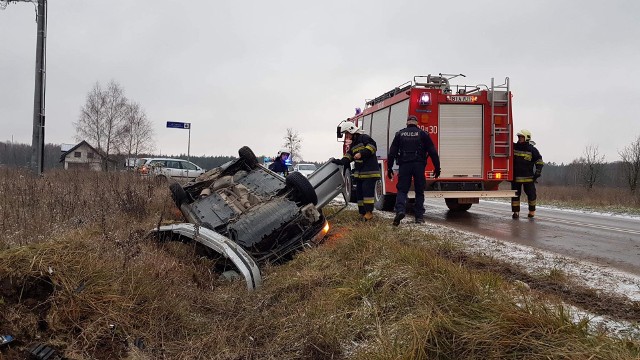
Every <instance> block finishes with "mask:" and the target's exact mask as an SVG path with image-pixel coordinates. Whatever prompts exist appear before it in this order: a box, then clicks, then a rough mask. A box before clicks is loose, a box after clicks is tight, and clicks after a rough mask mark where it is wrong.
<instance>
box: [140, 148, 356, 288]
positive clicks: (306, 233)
mask: <svg viewBox="0 0 640 360" xmlns="http://www.w3.org/2000/svg"><path fill="white" fill-rule="evenodd" d="M238 154H239V158H238V159H237V160H234V161H230V162H228V163H226V164H224V165H222V166H220V167H217V168H215V169H212V170H209V171H207V172H206V173H204V174H202V175H200V176H199V177H197V178H196V179H194V180H193V181H191V182H189V183H187V184H186V185H185V186H184V187H183V186H181V185H180V184H178V183H173V184H171V185H170V190H171V194H172V197H173V200H174V202H175V204H176V206H177V207H178V208H179V209H180V211H181V212H182V214H183V216H184V217H185V219H186V220H187V221H188V223H182V224H172V225H166V226H160V227H158V228H157V229H155V230H154V231H153V232H152V233H153V234H154V235H155V236H156V237H158V238H159V239H161V240H167V239H168V240H179V241H185V242H188V241H196V242H197V243H198V244H199V245H202V246H204V249H205V252H206V253H207V255H210V256H217V257H219V258H220V259H221V260H222V261H221V262H220V263H221V264H222V266H221V267H222V268H221V270H222V271H225V272H226V273H229V272H230V273H231V274H233V273H236V272H239V273H241V275H242V276H243V277H244V279H245V280H246V282H247V287H248V288H249V289H253V288H256V287H258V286H260V284H261V282H262V278H261V276H260V270H259V267H258V266H259V265H260V264H263V263H267V262H269V263H277V262H279V261H282V260H285V259H288V258H290V257H291V255H292V254H293V253H295V252H296V251H298V250H300V249H301V248H303V247H305V246H312V245H315V244H318V243H319V242H321V241H322V240H323V238H324V237H325V235H326V234H327V232H328V230H329V224H328V222H327V219H326V218H325V216H324V214H323V212H322V208H323V207H324V206H325V205H327V204H328V203H329V202H330V201H331V200H332V199H334V198H335V197H336V196H337V195H338V194H340V193H341V192H342V190H343V188H344V178H343V175H342V171H341V168H340V166H338V165H335V164H332V163H331V162H327V163H326V164H324V165H322V166H321V167H320V168H318V169H317V170H316V171H315V172H314V173H313V174H311V175H309V177H308V178H307V177H305V176H304V175H302V174H300V173H297V172H293V173H291V174H289V175H288V176H287V177H286V178H284V177H282V176H280V175H278V174H276V173H274V172H273V171H271V170H269V169H267V168H265V167H264V166H262V165H260V164H259V163H258V160H257V158H256V156H255V154H254V153H253V151H252V150H251V149H250V148H249V147H246V146H245V147H242V148H240V150H239V151H238ZM345 204H346V202H345Z"/></svg>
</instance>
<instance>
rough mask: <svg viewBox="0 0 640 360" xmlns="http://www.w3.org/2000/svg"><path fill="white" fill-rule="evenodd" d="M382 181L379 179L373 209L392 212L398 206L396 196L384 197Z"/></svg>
mask: <svg viewBox="0 0 640 360" xmlns="http://www.w3.org/2000/svg"><path fill="white" fill-rule="evenodd" d="M382 181H383V180H382V179H378V181H376V187H375V190H374V195H373V197H374V201H375V202H374V203H373V207H374V208H375V209H376V210H383V211H390V210H393V208H394V207H395V205H396V196H395V195H384V194H383V190H382Z"/></svg>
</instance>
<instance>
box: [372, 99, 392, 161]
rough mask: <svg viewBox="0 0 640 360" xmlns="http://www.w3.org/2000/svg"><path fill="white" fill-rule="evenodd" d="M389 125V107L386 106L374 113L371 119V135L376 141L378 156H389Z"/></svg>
mask: <svg viewBox="0 0 640 360" xmlns="http://www.w3.org/2000/svg"><path fill="white" fill-rule="evenodd" d="M388 127H389V108H384V109H382V110H378V111H376V112H374V113H373V120H372V121H371V137H372V138H373V140H374V141H375V142H376V148H377V151H376V156H382V157H386V156H387V148H388V144H389V140H388V139H387V129H388Z"/></svg>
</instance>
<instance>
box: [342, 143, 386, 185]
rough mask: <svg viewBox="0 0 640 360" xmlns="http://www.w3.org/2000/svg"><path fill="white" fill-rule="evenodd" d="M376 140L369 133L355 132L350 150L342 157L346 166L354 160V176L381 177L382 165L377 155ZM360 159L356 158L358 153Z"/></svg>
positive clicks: (358, 177)
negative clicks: (379, 164)
mask: <svg viewBox="0 0 640 360" xmlns="http://www.w3.org/2000/svg"><path fill="white" fill-rule="evenodd" d="M377 149H378V148H377V147H376V142H375V141H374V140H373V139H372V138H371V136H369V135H367V134H354V135H353V139H352V143H351V147H350V148H349V151H347V153H346V154H344V156H343V157H342V163H343V164H344V165H345V166H346V165H348V164H349V163H350V162H352V161H353V162H354V171H353V177H354V178H356V179H379V178H380V176H381V175H380V166H378V158H377V157H376V151H377ZM358 153H359V154H360V156H361V157H360V159H357V160H356V159H355V158H354V156H355V155H356V154H358Z"/></svg>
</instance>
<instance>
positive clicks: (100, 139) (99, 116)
mask: <svg viewBox="0 0 640 360" xmlns="http://www.w3.org/2000/svg"><path fill="white" fill-rule="evenodd" d="M127 111H128V101H127V98H126V97H125V96H124V89H123V88H122V86H120V84H118V83H117V82H115V81H114V80H112V81H110V82H109V84H107V87H106V88H103V87H102V86H100V83H99V82H96V84H95V85H94V86H93V88H92V89H91V90H90V91H89V93H88V94H87V100H86V103H85V104H84V106H83V107H82V108H81V110H80V117H79V119H78V121H77V122H75V123H74V126H75V127H76V138H77V140H78V141H80V140H87V141H88V142H89V143H91V144H92V145H94V146H95V147H96V148H97V149H98V150H99V151H101V152H102V154H103V155H104V156H105V164H104V165H105V169H106V168H107V167H106V165H107V163H106V161H108V159H109V157H110V155H112V154H116V153H121V152H123V149H125V148H126V139H125V134H126V133H127V132H128V131H129V127H128V124H127V123H126V121H125V118H126V113H127Z"/></svg>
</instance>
